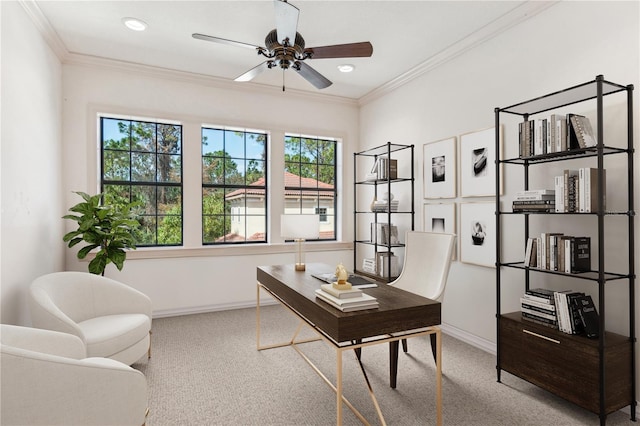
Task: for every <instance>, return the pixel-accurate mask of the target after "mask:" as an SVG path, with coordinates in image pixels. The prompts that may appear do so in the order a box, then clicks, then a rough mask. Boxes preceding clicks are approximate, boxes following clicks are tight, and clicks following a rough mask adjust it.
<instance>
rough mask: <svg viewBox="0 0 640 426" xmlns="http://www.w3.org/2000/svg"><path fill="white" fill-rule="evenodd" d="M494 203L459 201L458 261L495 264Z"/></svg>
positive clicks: (492, 266) (481, 264)
mask: <svg viewBox="0 0 640 426" xmlns="http://www.w3.org/2000/svg"><path fill="white" fill-rule="evenodd" d="M495 206H496V205H495V203H493V202H479V203H460V261H461V262H464V263H472V264H474V265H480V266H488V267H491V268H495V266H496V260H495V259H496V237H495V227H496V220H495Z"/></svg>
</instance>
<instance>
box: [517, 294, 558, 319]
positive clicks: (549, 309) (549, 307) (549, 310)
mask: <svg viewBox="0 0 640 426" xmlns="http://www.w3.org/2000/svg"><path fill="white" fill-rule="evenodd" d="M520 306H522V307H524V308H527V309H531V310H534V311H540V312H542V313H545V314H550V315H551V314H553V315H555V312H556V306H555V305H553V304H550V303H544V302H539V301H537V300H534V299H531V298H527V297H524V295H523V296H522V297H521V298H520Z"/></svg>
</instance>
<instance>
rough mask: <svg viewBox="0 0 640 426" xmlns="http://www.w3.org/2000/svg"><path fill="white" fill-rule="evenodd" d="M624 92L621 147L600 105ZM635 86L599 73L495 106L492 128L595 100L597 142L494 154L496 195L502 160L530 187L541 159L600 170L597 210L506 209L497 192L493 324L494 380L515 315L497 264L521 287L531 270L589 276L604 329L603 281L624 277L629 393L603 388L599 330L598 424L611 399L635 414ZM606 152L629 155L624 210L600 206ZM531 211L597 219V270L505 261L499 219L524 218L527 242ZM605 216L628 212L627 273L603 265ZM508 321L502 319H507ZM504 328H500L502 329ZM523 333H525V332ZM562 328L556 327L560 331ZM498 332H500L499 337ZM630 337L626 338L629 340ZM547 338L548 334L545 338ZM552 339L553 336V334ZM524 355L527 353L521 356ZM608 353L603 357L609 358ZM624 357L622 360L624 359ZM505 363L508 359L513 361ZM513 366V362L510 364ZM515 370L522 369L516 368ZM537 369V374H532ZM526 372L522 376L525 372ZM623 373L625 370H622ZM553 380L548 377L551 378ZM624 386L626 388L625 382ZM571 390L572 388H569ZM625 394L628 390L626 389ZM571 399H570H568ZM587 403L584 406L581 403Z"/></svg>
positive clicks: (603, 345) (603, 340)
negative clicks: (506, 118)
mask: <svg viewBox="0 0 640 426" xmlns="http://www.w3.org/2000/svg"><path fill="white" fill-rule="evenodd" d="M623 92H626V95H627V97H626V105H627V129H626V130H627V144H626V145H627V146H626V147H625V148H620V147H614V146H609V145H606V144H605V138H604V119H605V118H604V104H603V98H604V97H605V96H607V95H611V94H615V93H623ZM632 97H633V85H627V86H623V85H619V84H616V83H612V82H609V81H606V80H605V79H604V77H603V76H602V75H598V76H597V77H596V78H595V79H594V80H592V81H588V82H586V83H584V84H580V85H577V86H573V87H570V88H568V89H565V90H561V91H558V92H554V93H550V94H548V95H545V96H541V97H538V98H535V99H531V100H529V101H525V102H521V103H518V104H515V105H511V106H509V107H505V108H496V109H495V125H496V129H499V128H500V118H501V115H502V114H515V115H517V116H521V117H522V119H523V120H528V119H529V117H530V116H533V115H536V114H540V113H542V112H546V111H550V110H556V109H558V108H562V107H567V106H570V105H574V104H577V103H580V102H585V101H595V103H596V115H597V129H596V135H597V145H596V146H595V147H592V148H586V149H572V150H569V151H564V152H557V153H551V154H544V155H538V156H535V157H527V158H510V159H498V160H496V194H500V191H499V189H500V188H499V182H500V173H501V165H502V164H504V165H517V166H521V167H522V168H523V169H524V189H525V190H527V189H529V173H530V169H531V168H532V167H535V166H537V165H539V164H547V163H551V162H556V161H569V160H573V159H577V158H587V157H595V158H596V161H597V169H598V178H597V180H598V197H599V200H598V202H599V203H598V204H599V208H598V211H596V212H593V213H519V212H518V213H514V212H510V211H502V210H501V205H500V196H499V195H497V196H496V238H497V241H496V319H497V320H496V323H497V364H496V370H497V380H498V382H500V381H501V376H500V373H501V371H502V370H505V371H509V370H507V369H505V368H503V367H504V365H503V364H502V361H503V360H502V359H501V355H503V353H501V352H503V351H504V349H501V348H508V347H509V346H508V345H509V344H511V342H509V341H502V340H501V339H505V338H506V337H505V336H509V334H507V333H506V332H505V331H504V330H505V328H504V324H503V326H502V327H501V320H504V321H506V320H507V319H506V318H507V315H509V316H510V317H511V319H513V318H516V317H517V314H515V313H511V314H503V313H502V312H501V286H502V285H503V283H502V282H501V269H503V268H513V269H519V270H522V271H523V273H524V285H525V290H528V289H529V283H530V275H531V274H534V273H535V274H538V273H543V274H555V275H563V276H566V277H568V278H573V279H577V280H589V281H592V282H594V281H595V282H596V283H597V286H598V313H599V320H600V330H606V327H605V317H606V315H605V313H606V303H605V286H606V284H607V283H608V282H612V281H616V282H617V281H621V280H626V281H628V302H629V306H628V310H629V336H619V337H621V338H622V340H623V341H626V343H625V345H627V346H630V349H629V348H627V349H625V350H626V351H629V350H630V361H629V362H631V365H630V366H628V365H627V366H625V369H624V371H625V372H626V371H629V372H630V374H629V376H630V377H623V378H622V379H616V380H623V381H625V386H626V385H628V384H627V383H626V380H629V381H630V386H629V392H630V393H631V395H622V396H619V397H618V396H616V398H619V399H620V401H618V402H612V398H614V396H612V395H610V393H611V390H610V388H608V387H606V386H608V385H609V383H610V382H611V380H613V379H612V378H611V377H607V374H609V375H610V376H613V375H615V374H612V371H611V366H610V365H608V366H607V365H606V364H607V363H606V360H605V349H606V350H608V346H607V345H608V341H607V339H611V341H613V337H612V335H613V333H609V332H606V333H605V332H601V333H600V335H599V338H598V341H597V355H598V361H597V365H598V374H597V376H596V377H597V379H598V382H597V386H598V389H599V395H598V398H599V400H598V404H597V406H598V408H599V410H597V411H599V412H598V413H597V414H598V415H599V417H600V423H601V424H605V423H606V417H607V414H608V413H607V412H606V409H605V405H607V404H608V406H609V407H611V406H612V405H615V404H618V405H619V404H621V403H626V402H627V398H628V404H627V405H630V409H631V419H632V420H634V421H635V419H636V404H637V403H636V392H635V389H636V367H635V342H636V337H635V278H636V277H635V270H634V261H635V248H634V235H635V234H634V216H635V211H634V197H633V194H634V181H633V168H634V165H633V153H634V148H633V102H632ZM499 147H500V136H499V132H498V131H496V152H500V149H499ZM609 155H626V156H627V170H628V176H627V201H628V206H627V209H626V210H625V211H619V212H613V211H606V210H604V205H605V204H604V201H605V200H604V199H605V190H606V188H604V179H603V178H604V157H605V156H609ZM535 214H547V215H590V216H591V217H594V218H595V220H597V233H598V251H597V253H596V254H597V269H595V270H593V271H590V272H587V273H582V274H566V273H563V272H558V271H549V270H541V269H537V268H530V267H527V266H525V265H524V262H506V261H503V257H502V253H501V238H502V236H501V225H502V221H503V217H505V216H506V215H519V216H522V217H523V220H524V234H525V241H526V239H527V238H528V237H529V218H530V216H532V215H535ZM607 216H626V217H627V226H628V271H626V272H610V271H607V270H606V269H605V268H606V265H605V244H604V240H605V218H606V217H607ZM505 324H506V323H505ZM501 330H502V332H501ZM525 333H526V332H525ZM558 333H560V332H558ZM501 334H503V335H502V336H501ZM561 334H562V333H560V334H558V335H556V336H560V337H558V340H559V339H560V338H564V337H565V336H567V335H566V334H565V336H561ZM571 338H573V339H574V341H573V342H575V343H577V344H580V343H581V342H580V340H579V339H585V340H586V338H584V337H574V336H571ZM627 339H628V340H627ZM547 340H549V339H547ZM552 340H556V339H552ZM609 346H610V345H609ZM521 350H523V351H527V350H528V349H527V347H526V345H523V347H522V348H521ZM606 354H607V355H606V356H607V357H609V355H608V352H606ZM523 358H526V355H524V356H523ZM608 359H609V358H607V360H608ZM624 359H625V361H624V362H625V363H626V362H627V361H626V358H624ZM509 362H512V361H511V360H510V361H509ZM510 368H512V369H513V367H510ZM515 370H518V371H520V370H519V369H518V368H515ZM533 374H536V373H533ZM516 375H520V376H521V377H522V378H524V379H525V380H529V381H531V382H533V383H535V384H537V385H539V386H543V387H546V388H547V389H548V390H551V391H552V392H553V391H554V390H553V386H554V385H553V384H549V387H547V386H546V383H545V380H550V379H549V376H547V377H546V379H545V378H538V377H536V376H535V375H528V373H526V374H518V373H516ZM523 376H526V377H523ZM624 376H626V374H624ZM551 380H552V379H551ZM576 386H578V387H579V386H581V385H580V384H579V383H576ZM625 389H627V388H626V387H625ZM569 392H571V391H569ZM625 393H626V391H625ZM561 396H563V397H566V395H561ZM568 399H571V398H568ZM585 408H587V407H585ZM592 411H594V412H596V410H594V409H592Z"/></svg>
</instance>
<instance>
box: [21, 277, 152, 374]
mask: <svg viewBox="0 0 640 426" xmlns="http://www.w3.org/2000/svg"><path fill="white" fill-rule="evenodd" d="M29 295H30V297H29V304H30V309H31V320H32V322H33V326H34V327H37V328H43V329H47V330H54V331H61V332H63V333H69V334H73V335H76V336H78V337H79V338H80V339H81V340H82V342H84V344H85V346H86V348H87V355H88V356H89V357H104V358H111V359H114V360H116V361H120V362H123V363H125V364H127V365H131V364H133V363H135V362H136V361H138V360H139V359H140V358H142V357H143V356H144V355H145V354H146V355H147V356H148V357H150V356H151V346H150V343H151V339H150V331H151V300H150V299H149V298H148V297H147V296H146V295H144V294H143V293H141V292H139V291H138V290H135V289H134V288H131V287H129V286H127V285H125V284H122V283H120V282H118V281H115V280H112V279H110V278H106V277H103V276H100V275H94V274H89V273H85V272H55V273H52V274H47V275H43V276H41V277H39V278H37V279H36V280H35V281H33V283H32V284H31V288H30V291H29Z"/></svg>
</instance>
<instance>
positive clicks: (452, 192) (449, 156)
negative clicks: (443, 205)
mask: <svg viewBox="0 0 640 426" xmlns="http://www.w3.org/2000/svg"><path fill="white" fill-rule="evenodd" d="M422 161H423V175H422V176H423V185H422V188H423V193H424V198H431V199H435V198H455V197H456V166H457V159H456V137H455V136H454V137H451V138H448V139H442V140H439V141H436V142H430V143H426V144H424V145H423V147H422Z"/></svg>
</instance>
